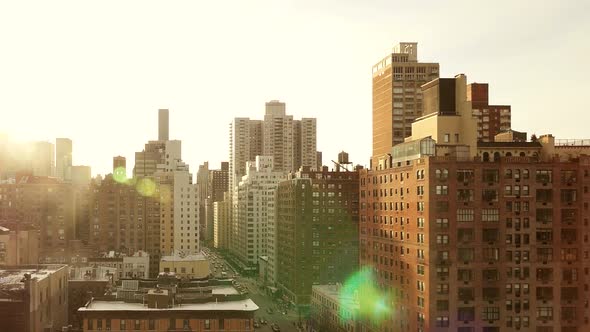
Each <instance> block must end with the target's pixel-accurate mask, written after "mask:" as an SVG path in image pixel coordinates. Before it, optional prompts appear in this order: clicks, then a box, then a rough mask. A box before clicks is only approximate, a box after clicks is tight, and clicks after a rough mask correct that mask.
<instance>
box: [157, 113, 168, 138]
mask: <svg viewBox="0 0 590 332" xmlns="http://www.w3.org/2000/svg"><path fill="white" fill-rule="evenodd" d="M168 130H169V111H168V110H167V109H159V110H158V141H167V140H169V139H170V138H169V135H168Z"/></svg>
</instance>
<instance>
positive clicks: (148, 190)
mask: <svg viewBox="0 0 590 332" xmlns="http://www.w3.org/2000/svg"><path fill="white" fill-rule="evenodd" d="M135 189H137V192H138V193H139V194H141V195H142V196H145V197H152V196H154V194H155V193H156V183H155V182H154V181H153V180H151V179H148V178H143V179H139V180H138V181H137V185H136V187H135Z"/></svg>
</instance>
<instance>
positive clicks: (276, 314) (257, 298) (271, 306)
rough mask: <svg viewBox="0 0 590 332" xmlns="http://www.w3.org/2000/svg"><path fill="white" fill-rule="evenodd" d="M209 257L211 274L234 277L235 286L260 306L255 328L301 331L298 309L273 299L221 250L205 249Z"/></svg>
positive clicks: (254, 278) (275, 330) (289, 331)
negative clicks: (241, 272)
mask: <svg viewBox="0 0 590 332" xmlns="http://www.w3.org/2000/svg"><path fill="white" fill-rule="evenodd" d="M203 252H204V254H205V255H206V256H207V257H208V258H209V264H210V268H211V274H212V276H213V277H214V278H220V279H221V278H229V279H234V286H235V287H236V289H238V290H239V291H240V292H241V293H244V294H247V295H248V296H249V297H250V298H251V299H252V301H254V303H256V305H258V307H259V308H260V309H259V310H258V311H257V312H256V314H255V322H254V328H255V329H256V330H258V331H274V332H277V331H284V332H301V331H304V328H303V326H301V327H299V326H298V322H299V317H298V313H297V310H296V309H295V308H294V307H293V306H292V305H291V306H290V305H288V304H285V303H284V302H283V301H281V300H279V299H273V297H272V296H271V295H270V294H268V293H267V292H266V291H265V289H264V287H263V286H262V285H261V284H259V282H258V280H257V279H256V277H255V276H244V275H242V274H240V273H239V272H238V270H237V269H236V268H234V267H233V266H232V265H231V264H229V262H228V260H226V259H225V258H224V257H223V256H222V255H221V254H220V253H219V252H217V251H215V250H211V249H209V248H204V249H203Z"/></svg>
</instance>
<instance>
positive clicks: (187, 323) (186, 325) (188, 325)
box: [182, 319, 191, 330]
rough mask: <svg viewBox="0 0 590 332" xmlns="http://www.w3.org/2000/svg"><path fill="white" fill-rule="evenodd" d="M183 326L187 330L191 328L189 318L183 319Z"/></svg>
mask: <svg viewBox="0 0 590 332" xmlns="http://www.w3.org/2000/svg"><path fill="white" fill-rule="evenodd" d="M182 328H183V329H185V330H188V329H190V328H191V325H190V322H189V320H188V319H183V320H182Z"/></svg>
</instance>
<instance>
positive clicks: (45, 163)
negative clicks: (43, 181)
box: [31, 142, 55, 176]
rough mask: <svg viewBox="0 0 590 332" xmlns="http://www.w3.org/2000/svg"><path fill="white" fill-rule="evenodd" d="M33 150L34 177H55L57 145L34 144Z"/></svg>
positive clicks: (47, 143) (46, 143)
mask: <svg viewBox="0 0 590 332" xmlns="http://www.w3.org/2000/svg"><path fill="white" fill-rule="evenodd" d="M32 150H33V151H32V155H31V162H32V170H33V175H35V176H55V145H54V144H53V143H49V142H33V143H32Z"/></svg>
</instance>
